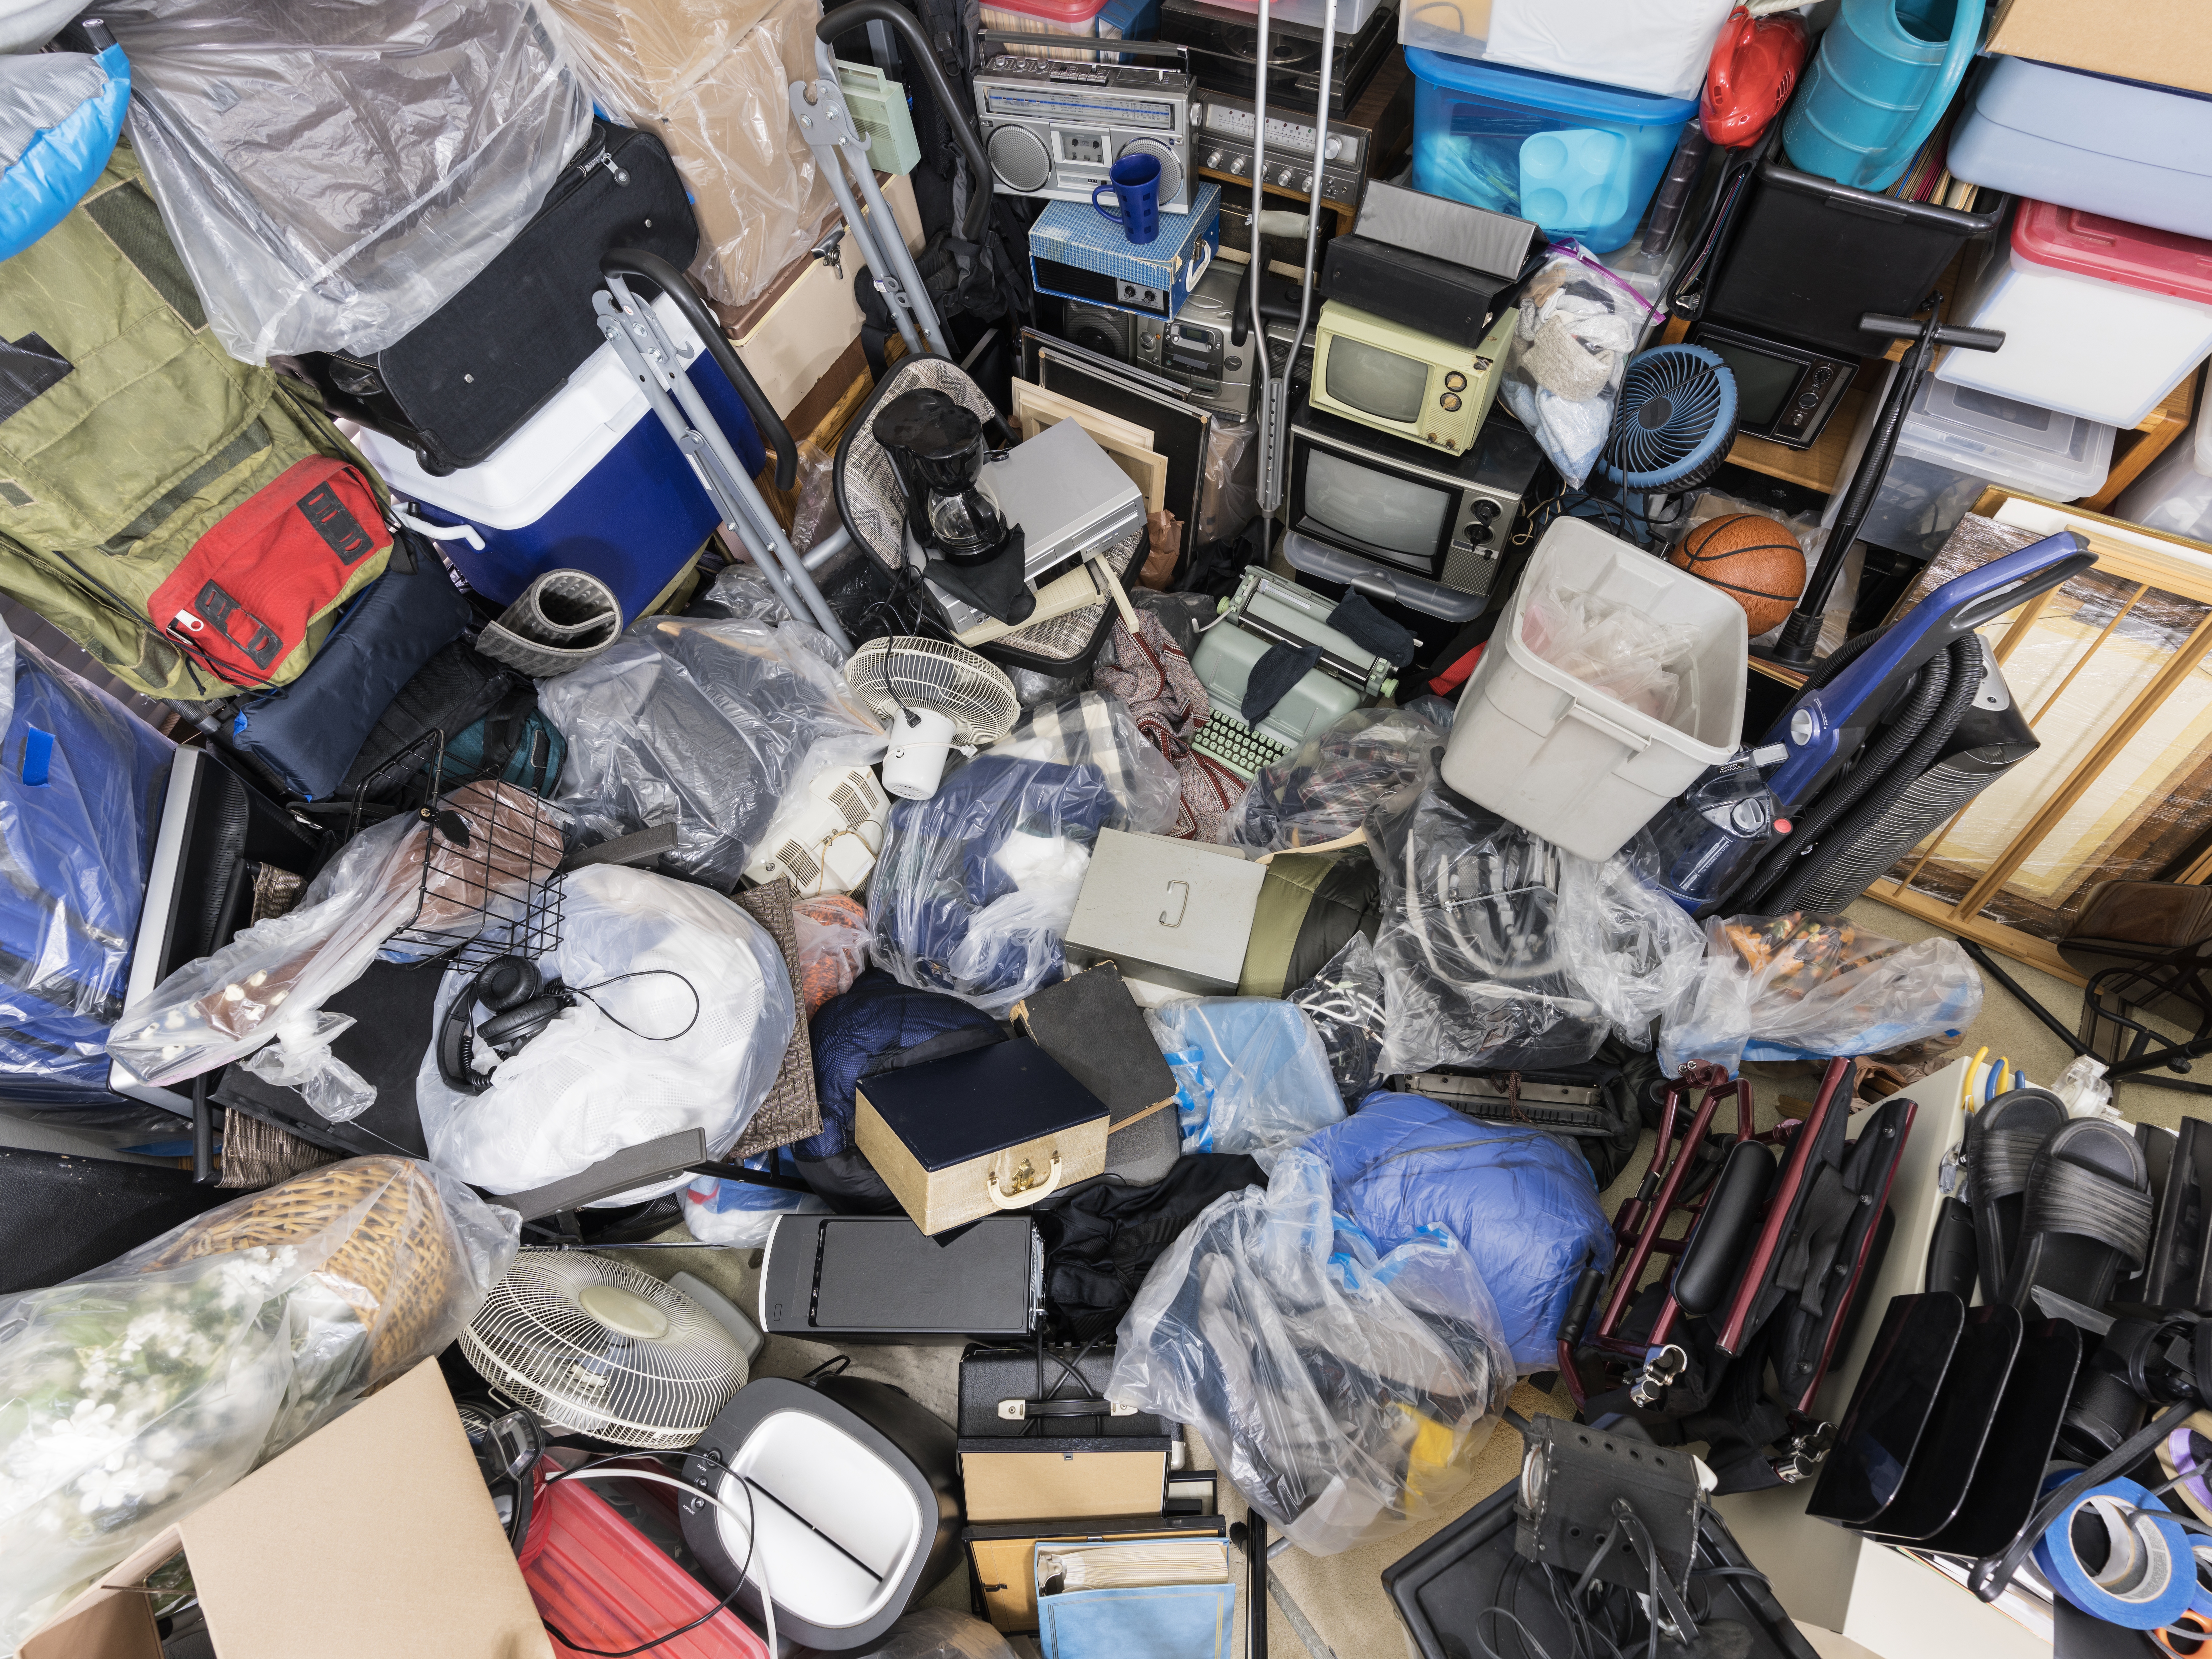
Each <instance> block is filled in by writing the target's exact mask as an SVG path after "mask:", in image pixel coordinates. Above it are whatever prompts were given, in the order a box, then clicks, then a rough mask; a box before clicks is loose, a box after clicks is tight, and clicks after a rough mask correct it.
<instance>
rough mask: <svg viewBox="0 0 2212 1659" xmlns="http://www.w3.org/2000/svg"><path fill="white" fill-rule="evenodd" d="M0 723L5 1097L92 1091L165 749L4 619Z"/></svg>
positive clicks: (126, 963)
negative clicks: (45, 745)
mask: <svg viewBox="0 0 2212 1659" xmlns="http://www.w3.org/2000/svg"><path fill="white" fill-rule="evenodd" d="M0 724H4V727H5V730H6V732H7V739H6V744H5V746H4V748H0V860H4V861H5V867H6V871H7V877H8V878H7V880H6V881H5V882H4V883H0V1072H4V1073H6V1077H7V1085H8V1093H9V1096H10V1097H12V1098H14V1099H16V1100H20V1101H25V1102H31V1103H38V1104H41V1105H49V1106H79V1105H82V1106H91V1105H97V1104H101V1103H106V1102H108V1101H111V1100H112V1099H113V1098H114V1097H113V1096H112V1095H111V1094H110V1093H109V1092H108V1088H107V1074H108V1062H107V1038H108V1029H109V1027H110V1026H111V1025H112V1024H113V1023H114V1020H115V1018H116V1016H117V1015H118V1013H120V1012H122V1008H123V1000H124V996H125V993H126V992H127V991H128V989H129V987H130V975H131V946H132V944H133V942H134V940H135V939H136V938H137V931H138V916H139V911H140V909H141V908H142V907H143V904H144V902H145V898H146V877H147V866H148V864H149V857H150V854H151V853H152V850H153V842H154V829H155V822H156V820H157V819H158V818H159V817H160V815H161V801H162V798H163V795H164V793H166V791H167V787H168V778H169V763H170V760H171V758H172V757H173V756H174V754H175V752H176V750H175V748H174V745H173V744H171V743H170V742H169V740H168V739H167V738H164V737H162V736H161V734H160V733H158V732H155V730H154V729H153V728H152V727H151V726H148V725H147V724H146V723H145V722H144V721H143V720H140V719H139V718H138V717H137V715H135V714H131V712H130V711H129V710H128V709H126V708H124V707H123V706H122V705H121V704H120V703H118V702H116V701H115V700H114V699H113V698H112V697H110V696H108V695H107V694H106V692H104V691H100V690H96V689H95V688H94V687H93V686H91V685H88V684H86V683H85V682H84V681H82V680H81V679H79V678H76V676H75V675H74V674H71V673H70V672H68V671H66V670H64V669H61V668H58V667H56V666H55V665H53V664H52V663H51V662H49V661H48V660H47V659H46V658H45V657H44V656H42V655H41V654H40V653H39V652H38V651H37V650H36V649H35V648H34V647H30V646H27V645H26V646H22V647H18V646H17V644H16V642H15V636H14V635H12V634H10V633H9V631H8V629H7V626H6V624H4V623H0ZM42 737H43V738H50V739H52V750H51V751H50V752H48V753H46V756H45V758H44V760H43V763H42V764H43V776H41V771H40V767H41V763H40V761H39V759H38V757H37V756H36V754H35V753H34V750H35V749H36V748H37V747H38V746H40V739H41V738H42ZM34 779H35V780H39V781H33V780H34Z"/></svg>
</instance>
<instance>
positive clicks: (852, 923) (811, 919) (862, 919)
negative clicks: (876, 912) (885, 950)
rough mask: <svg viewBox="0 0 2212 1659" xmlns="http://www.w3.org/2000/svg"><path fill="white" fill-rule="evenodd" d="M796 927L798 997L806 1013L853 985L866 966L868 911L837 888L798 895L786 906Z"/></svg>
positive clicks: (846, 990)
mask: <svg viewBox="0 0 2212 1659" xmlns="http://www.w3.org/2000/svg"><path fill="white" fill-rule="evenodd" d="M791 921H792V925H793V927H795V928H796V929H797V930H798V933H799V1000H800V1001H801V1002H803V1003H804V1004H805V1006H806V1017H807V1018H809V1019H811V1018H814V1011H815V1010H816V1009H817V1008H819V1007H820V1006H822V1005H823V1003H825V1002H827V1001H829V999H830V998H831V997H834V996H842V995H843V994H845V993H846V992H848V991H849V990H851V989H852V988H853V981H854V980H856V979H858V978H860V975H862V974H865V973H866V972H867V971H868V913H867V912H866V910H864V909H863V908H860V902H858V901H857V900H855V899H852V898H848V897H847V896H845V895H844V894H842V893H828V894H824V895H823V896H821V897H819V898H810V899H800V900H799V901H798V902H796V903H794V904H793V906H792V907H791Z"/></svg>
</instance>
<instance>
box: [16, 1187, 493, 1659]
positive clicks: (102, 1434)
mask: <svg viewBox="0 0 2212 1659" xmlns="http://www.w3.org/2000/svg"><path fill="white" fill-rule="evenodd" d="M520 1225H521V1224H520V1218H519V1217H518V1216H516V1214H515V1213H514V1212H513V1211H511V1210H506V1209H501V1208H498V1207H496V1206H492V1205H489V1204H486V1203H485V1202H484V1201H483V1200H482V1199H480V1198H478V1197H477V1195H476V1194H474V1193H472V1192H471V1191H469V1189H468V1188H466V1187H465V1186H464V1185H463V1184H462V1183H461V1182H458V1181H456V1180H454V1179H453V1178H452V1177H451V1176H445V1175H441V1174H440V1173H439V1172H438V1171H436V1170H433V1169H432V1168H431V1167H430V1166H429V1165H428V1164H422V1163H418V1162H416V1160H414V1159H411V1158H353V1159H349V1160H347V1161H346V1162H344V1163H340V1164H329V1165H326V1166H325V1167H323V1168H321V1169H319V1170H311V1171H309V1172H308V1173H307V1174H305V1175H301V1176H295V1177H294V1178H293V1179H291V1180H290V1181H288V1182H284V1183H283V1185H281V1186H278V1187H275V1188H270V1190H268V1191H266V1192H262V1193H256V1194H252V1195H250V1196H248V1197H245V1198H240V1199H238V1200H234V1202H232V1203H229V1204H226V1205H224V1206H222V1207H221V1208H219V1209H215V1210H210V1212H207V1213H206V1214H205V1215H203V1216H200V1217H197V1218H195V1219H193V1220H191V1221H187V1222H185V1223H184V1224H183V1225H181V1226H178V1227H174V1228H172V1229H171V1230H170V1231H167V1232H166V1233H164V1234H162V1235H161V1237H159V1238H156V1239H155V1240H153V1241H152V1242H151V1243H147V1244H143V1245H141V1246H140V1247H139V1248H138V1249H135V1250H132V1251H131V1252H130V1253H129V1254H128V1255H124V1256H121V1257H119V1258H118V1259H117V1260H116V1261H112V1262H110V1263H108V1264H107V1265H106V1267H99V1268H95V1269H94V1271H93V1272H91V1273H84V1274H81V1275H79V1276H78V1277H77V1278H76V1279H70V1280H69V1281H68V1282H67V1283H65V1284H62V1285H55V1286H54V1287H52V1289H47V1290H36V1291H24V1292H22V1293H21V1294H20V1295H17V1296H14V1297H0V1400H5V1401H9V1409H8V1410H7V1411H6V1412H5V1413H0V1550H4V1552H5V1553H6V1558H7V1561H8V1571H6V1572H5V1573H3V1574H0V1651H5V1652H9V1653H12V1652H14V1651H15V1648H16V1646H17V1644H19V1643H20V1642H21V1640H22V1639H23V1638H25V1637H26V1636H27V1635H29V1634H30V1632H32V1630H33V1629H34V1628H35V1627H36V1626H38V1625H39V1624H40V1622H41V1621H42V1620H46V1619H47V1618H49V1617H51V1616H52V1614H53V1613H55V1612H57V1611H58V1610H59V1609H60V1608H61V1607H64V1606H65V1605H67V1603H68V1602H69V1601H70V1600H71V1599H72V1598H73V1597H74V1596H75V1595H76V1594H77V1593H78V1592H79V1591H80V1590H82V1589H84V1588H85V1587H86V1586H87V1585H88V1584H90V1583H94V1581H95V1580H96V1579H98V1578H99V1577H100V1576H101V1575H102V1574H103V1573H105V1572H106V1571H109V1570H110V1569H112V1567H114V1566H115V1565H116V1564H117V1563H118V1562H120V1561H122V1560H123V1559H125V1558H126V1557H128V1556H130V1555H131V1554H132V1553H135V1552H136V1551H137V1550H138V1549H140V1548H141V1547H143V1546H145V1545H146V1544H149V1543H150V1542H152V1541H154V1540H155V1538H156V1537H157V1536H159V1534H161V1531H162V1529H163V1528H166V1527H168V1526H170V1525H172V1524H173V1523H174V1522H177V1521H179V1520H180V1519H181V1518H183V1517H184V1516H186V1515H189V1514H190V1513H191V1511H192V1510H195V1509H197V1508H198V1507H199V1506H200V1505H201V1504H204V1503H205V1502H207V1500H208V1499H210V1498H213V1497H215V1496H216V1495H217V1494H218V1493H220V1492H222V1491H223V1490H224V1489H225V1488H226V1487H228V1486H230V1485H231V1484H232V1483H233V1482H234V1481H236V1480H239V1479H240V1477H241V1476H243V1475H245V1474H247V1473H249V1472H250V1471H251V1470H252V1469H253V1468H255V1467H256V1466H257V1465H258V1464H259V1463H262V1462H265V1461H267V1460H268V1459H269V1458H270V1457H273V1456H275V1455H276V1454H277V1453H278V1452H281V1451H283V1449H285V1448H286V1447H287V1446H289V1445H290V1444H292V1443H295V1442H296V1441H297V1440H299V1439H301V1437H304V1436H306V1435H307V1434H309V1433H311V1432H313V1431H314V1430H315V1429H317V1428H319V1427H320V1426H321V1425H323V1424H325V1423H326V1422H328V1421H330V1420H331V1419H332V1418H334V1417H336V1416H337V1414H338V1413H341V1412H343V1410H345V1409H346V1407H349V1406H350V1405H352V1404H353V1402H354V1401H356V1400H357V1399H359V1398H360V1397H361V1396H362V1395H363V1394H364V1393H366V1392H367V1391H368V1389H372V1388H374V1387H375V1386H377V1385H378V1384H380V1383H385V1382H386V1381H389V1380H390V1379H391V1378H392V1377H395V1376H398V1375H399V1374H400V1373H401V1372H403V1371H404V1370H407V1369H408V1368H409V1367H410V1366H412V1365H414V1364H417V1363H418V1362H420V1361H422V1359H424V1358H428V1356H430V1355H432V1354H435V1353H436V1352H438V1351H439V1350H441V1349H442V1348H444V1347H445V1346H447V1344H449V1343H451V1342H452V1341H453V1340H454V1338H456V1337H457V1336H459V1334H460V1332H461V1330H462V1328H463V1327H465V1325H466V1324H467V1323H468V1322H469V1321H470V1320H471V1318H473V1317H474V1316H476V1313H477V1310H478V1309H479V1308H480V1307H482V1306H483V1298H484V1295H485V1292H486V1291H489V1289H490V1287H491V1285H492V1284H493V1283H494V1282H495V1280H496V1279H498V1278H499V1277H500V1275H501V1274H502V1273H505V1272H506V1271H507V1267H508V1265H509V1264H510V1263H511V1262H512V1261H513V1259H514V1253H515V1245H516V1241H517V1239H518V1237H519V1236H520Z"/></svg>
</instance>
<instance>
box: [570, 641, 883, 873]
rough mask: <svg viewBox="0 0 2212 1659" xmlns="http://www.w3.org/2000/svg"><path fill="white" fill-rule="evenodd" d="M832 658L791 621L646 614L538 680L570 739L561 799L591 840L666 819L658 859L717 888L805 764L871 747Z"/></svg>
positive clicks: (744, 856) (836, 760)
mask: <svg viewBox="0 0 2212 1659" xmlns="http://www.w3.org/2000/svg"><path fill="white" fill-rule="evenodd" d="M835 656H836V648H835V647H833V646H832V645H831V644H830V643H829V640H828V638H827V637H826V636H825V635H823V634H822V633H821V632H820V631H819V630H818V629H813V628H809V627H807V626H805V625H804V624H802V623H793V622H786V623H777V624H775V625H774V626H770V625H769V624H768V623H764V622H758V621H741V620H738V619H736V618H728V619H724V620H710V619H698V618H691V617H653V618H651V619H649V620H647V622H645V623H641V624H639V625H638V626H636V627H634V628H632V629H630V630H629V633H628V634H627V635H624V636H623V639H622V640H621V641H619V642H618V643H617V644H616V645H615V646H614V647H612V648H611V650H608V651H605V652H604V653H601V654H600V655H599V657H597V658H595V659H593V660H592V661H591V662H588V663H586V664H585V665H584V666H583V667H581V668H579V669H577V670H575V671H574V672H572V673H568V674H563V675H562V676H561V677H560V678H557V679H551V680H547V681H545V682H544V684H542V685H541V686H540V687H539V689H538V711H539V712H540V713H541V714H544V716H545V718H546V719H548V720H551V721H552V722H553V724H554V726H555V727H556V729H557V730H558V731H559V732H560V733H561V736H562V738H563V739H564V740H565V741H566V742H567V744H568V767H567V769H566V771H565V772H564V773H563V774H562V785H561V787H562V795H561V805H562V806H563V807H565V808H567V809H568V811H571V812H573V813H574V814H575V816H576V817H577V819H578V820H579V822H580V823H581V824H582V825H583V827H584V828H585V829H586V834H587V838H588V839H591V840H594V841H597V840H606V839H611V838H612V837H614V836H621V835H626V834H629V832H631V831H633V830H637V829H645V828H647V827H648V826H650V825H653V824H662V823H672V824H674V825H675V826H676V848H675V850H674V851H673V852H671V853H668V854H664V855H663V856H662V858H661V860H660V861H659V868H660V869H661V870H663V871H664V872H666V873H667V874H669V875H671V876H681V877H683V878H686V879H687V880H690V881H697V882H704V883H705V884H708V886H711V887H719V888H720V889H722V890H724V891H728V890H730V889H732V888H734V887H735V886H736V885H737V884H738V878H739V877H740V876H741V875H743V874H744V868H745V866H746V865H747V864H749V863H750V862H751V861H752V856H753V849H754V848H757V847H758V846H760V845H761V843H762V842H763V839H764V838H765V836H767V833H768V829H769V824H770V823H771V822H773V820H774V819H775V814H776V809H777V808H778V806H779V805H781V804H782V802H783V801H784V799H785V798H786V797H787V796H788V795H791V794H792V793H793V792H795V791H796V790H797V789H798V788H799V787H800V786H801V785H802V784H803V783H804V782H805V781H806V779H808V778H809V777H811V775H813V773H814V771H815V770H816V769H818V768H823V767H828V766H831V765H853V766H866V765H867V764H868V763H870V762H872V761H873V760H875V759H877V758H878V757H879V756H881V755H882V753H883V750H884V736H883V732H882V729H881V727H879V726H878V725H877V724H876V722H875V720H874V719H873V717H872V716H871V715H870V714H868V712H867V710H866V708H863V707H862V706H861V705H860V702H859V701H858V700H857V699H856V698H854V696H853V695H852V694H851V693H850V692H849V691H848V690H846V689H845V680H844V677H843V676H842V674H841V673H840V672H839V671H838V670H837V668H836V665H835V663H834V659H835Z"/></svg>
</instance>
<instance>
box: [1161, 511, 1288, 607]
mask: <svg viewBox="0 0 2212 1659" xmlns="http://www.w3.org/2000/svg"><path fill="white" fill-rule="evenodd" d="M1271 527H1272V521H1271V520H1267V519H1255V520H1252V522H1251V523H1250V524H1248V525H1246V526H1244V528H1243V529H1242V530H1240V531H1238V532H1237V533H1236V534H1235V535H1234V536H1225V537H1223V538H1221V539H1220V540H1219V541H1218V542H1208V543H1207V544H1206V545H1205V546H1203V547H1197V548H1193V549H1191V550H1189V551H1188V552H1187V553H1185V554H1184V555H1183V558H1182V563H1181V564H1180V565H1178V566H1177V567H1176V580H1175V591H1176V592H1178V593H1203V594H1205V595H1206V597H1207V598H1208V599H1227V598H1228V597H1229V596H1230V595H1231V593H1233V592H1236V591H1237V583H1238V582H1239V581H1241V580H1243V576H1244V573H1245V571H1246V570H1247V569H1249V568H1251V567H1252V566H1253V565H1255V564H1264V563H1266V562H1267V532H1268V530H1269V529H1270V528H1271Z"/></svg>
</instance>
